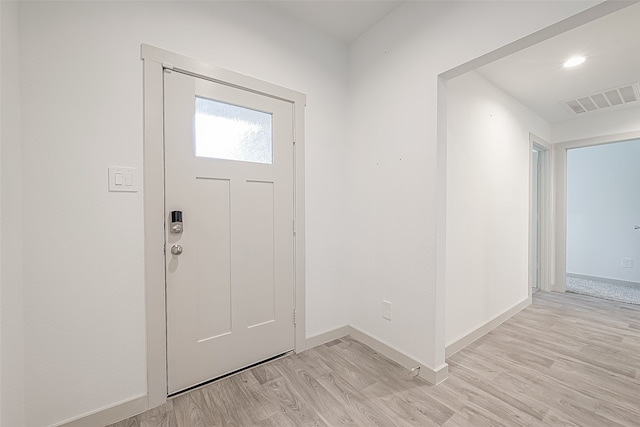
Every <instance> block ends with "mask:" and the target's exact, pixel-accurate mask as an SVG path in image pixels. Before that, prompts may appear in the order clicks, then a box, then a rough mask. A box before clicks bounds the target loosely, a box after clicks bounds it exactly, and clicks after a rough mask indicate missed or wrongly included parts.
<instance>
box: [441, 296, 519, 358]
mask: <svg viewBox="0 0 640 427" xmlns="http://www.w3.org/2000/svg"><path fill="white" fill-rule="evenodd" d="M529 304H531V297H527V298H526V299H525V300H523V301H521V302H519V303H518V304H516V305H515V306H513V307H511V308H510V309H509V310H507V311H505V312H504V313H502V314H500V315H498V316H496V317H494V318H493V319H491V320H489V321H488V322H487V323H485V324H484V325H482V326H480V327H479V328H478V329H476V330H474V331H473V332H471V333H469V334H467V335H465V336H464V337H462V338H460V339H459V340H457V341H454V342H452V343H451V344H449V345H448V346H446V348H445V350H444V355H445V359H448V358H449V357H451V356H452V355H454V354H455V353H457V352H458V351H460V350H462V349H463V348H465V347H466V346H468V345H469V344H471V343H472V342H474V341H475V340H477V339H478V338H480V337H481V336H483V335H485V334H487V333H488V332H491V331H492V330H493V329H495V328H496V327H497V326H499V325H500V324H501V323H502V322H504V321H505V320H507V319H509V318H510V317H512V316H513V315H514V314H516V313H518V312H519V311H521V310H522V309H524V308H526V307H527V306H528V305H529Z"/></svg>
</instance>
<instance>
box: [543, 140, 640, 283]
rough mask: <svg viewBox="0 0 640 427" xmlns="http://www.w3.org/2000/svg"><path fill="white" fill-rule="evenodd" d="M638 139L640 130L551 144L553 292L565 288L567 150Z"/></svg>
mask: <svg viewBox="0 0 640 427" xmlns="http://www.w3.org/2000/svg"><path fill="white" fill-rule="evenodd" d="M633 139H640V131H632V132H624V133H618V134H612V135H603V136H596V137H593V138H585V139H578V140H574V141H567V142H561V143H556V144H554V146H553V151H554V158H555V162H554V163H555V185H554V187H555V190H556V193H555V198H556V209H555V224H556V226H555V231H556V232H555V274H554V279H555V283H553V285H552V289H551V290H553V291H555V292H565V291H566V288H567V150H570V149H572V148H582V147H591V146H594V145H602V144H611V143H615V142H623V141H630V140H633Z"/></svg>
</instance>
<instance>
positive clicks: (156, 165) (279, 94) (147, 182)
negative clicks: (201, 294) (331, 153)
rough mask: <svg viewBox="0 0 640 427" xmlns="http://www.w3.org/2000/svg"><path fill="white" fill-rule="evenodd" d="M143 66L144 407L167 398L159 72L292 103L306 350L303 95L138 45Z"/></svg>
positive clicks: (300, 323) (298, 277)
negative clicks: (146, 397) (169, 70)
mask: <svg viewBox="0 0 640 427" xmlns="http://www.w3.org/2000/svg"><path fill="white" fill-rule="evenodd" d="M140 54H141V59H142V60H143V63H144V195H145V197H144V203H145V205H144V209H145V292H146V303H147V306H146V307H147V316H146V324H147V387H148V393H149V401H148V407H147V408H144V409H151V408H154V407H156V406H160V405H162V404H163V403H165V402H166V400H167V376H166V317H165V303H166V301H165V270H164V227H165V221H164V160H163V159H164V148H163V145H164V141H163V133H164V132H163V129H164V125H163V83H162V82H163V73H164V70H163V68H165V67H170V68H172V69H175V70H180V71H183V72H186V73H188V74H191V75H194V76H198V77H202V78H205V79H208V80H212V81H216V82H220V83H223V84H226V85H229V86H233V87H238V88H242V89H245V90H249V91H252V92H255V93H260V94H264V95H267V96H272V97H276V98H279V99H283V100H286V101H289V102H291V103H292V104H293V111H294V112H293V114H294V138H295V146H294V151H295V154H294V155H295V171H294V174H295V177H294V186H295V190H294V191H295V200H294V210H295V212H294V216H295V218H294V219H295V223H296V232H295V239H294V242H295V243H294V245H295V248H294V256H295V262H294V268H295V285H294V292H295V296H294V298H295V308H296V310H297V322H296V326H295V351H296V352H297V353H299V352H301V351H304V349H305V348H306V340H305V327H306V323H305V318H306V310H305V277H306V276H305V251H304V248H305V216H304V205H305V203H304V136H305V132H304V112H305V108H304V107H305V103H306V95H304V94H303V93H300V92H296V91H294V90H291V89H287V88H284V87H281V86H277V85H274V84H271V83H268V82H264V81H261V80H257V79H255V78H252V77H249V76H245V75H242V74H238V73H235V72H233V71H229V70H225V69H223V68H220V67H216V66H212V65H208V64H205V63H203V62H200V61H197V60H194V59H191V58H188V57H185V56H182V55H178V54H176V53H173V52H169V51H166V50H162V49H159V48H156V47H153V46H149V45H146V44H143V45H142V46H141V48H140Z"/></svg>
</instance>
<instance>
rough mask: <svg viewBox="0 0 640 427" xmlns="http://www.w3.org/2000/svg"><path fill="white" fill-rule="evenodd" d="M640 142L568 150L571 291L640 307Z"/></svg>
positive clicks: (568, 278)
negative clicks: (638, 186) (639, 261)
mask: <svg viewBox="0 0 640 427" xmlns="http://www.w3.org/2000/svg"><path fill="white" fill-rule="evenodd" d="M639 158H640V139H634V140H628V141H615V142H611V143H607V144H599V145H593V146H587V147H577V148H571V149H568V150H567V162H566V176H567V186H566V188H567V194H566V224H567V235H566V236H567V237H566V290H567V292H572V293H578V294H582V295H589V296H593V297H597V298H603V299H609V300H614V301H620V302H627V303H631V304H640V273H639V271H640V270H638V267H637V263H638V259H639V257H640V217H639V216H638V215H639V214H640V198H639V197H638V195H640V192H639V191H638V189H637V183H638V182H639V181H640V169H638V167H637V160H638V159H639Z"/></svg>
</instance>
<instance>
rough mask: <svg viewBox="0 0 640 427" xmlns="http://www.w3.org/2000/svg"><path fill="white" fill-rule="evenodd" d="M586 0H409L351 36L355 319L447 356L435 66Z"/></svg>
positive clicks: (384, 335) (435, 359)
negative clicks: (386, 305)
mask: <svg viewBox="0 0 640 427" xmlns="http://www.w3.org/2000/svg"><path fill="white" fill-rule="evenodd" d="M590 5H593V2H590V3H585V2H473V1H470V2H405V3H403V4H402V5H401V6H400V7H398V8H397V9H396V10H395V11H394V12H393V13H392V14H391V15H389V16H388V17H387V18H385V19H384V20H382V21H381V22H380V23H378V24H377V25H376V27H374V28H373V29H371V30H370V31H369V32H368V33H367V34H365V35H364V36H363V37H361V38H360V39H358V40H357V41H356V42H355V43H353V44H352V46H351V52H350V53H351V58H350V59H351V68H350V76H351V77H350V83H351V85H350V113H349V117H350V125H351V128H350V144H349V153H348V160H349V205H348V213H349V219H350V221H351V222H350V227H349V235H348V241H347V245H348V249H349V253H350V262H349V268H348V279H349V282H350V316H351V324H352V325H353V326H354V327H356V328H358V329H361V330H362V331H364V332H366V333H368V334H369V335H372V336H374V337H376V338H378V339H379V340H381V341H383V342H386V343H388V344H389V345H391V346H393V347H395V348H397V349H400V350H401V351H403V352H404V353H405V354H407V355H409V356H412V357H413V358H415V359H417V360H418V361H420V362H421V363H423V364H424V365H425V366H426V367H428V368H432V369H437V368H439V367H440V366H441V365H442V364H443V363H444V344H445V337H444V321H445V296H444V293H445V286H444V283H443V282H442V281H441V280H439V281H438V282H436V273H437V271H436V262H437V259H442V258H443V257H444V254H443V253H441V252H442V249H440V253H439V252H438V251H437V249H436V241H437V238H438V237H439V235H438V234H437V231H438V230H437V225H436V224H437V214H438V206H437V203H436V201H437V200H438V194H439V193H438V186H437V181H436V178H437V167H438V161H437V159H438V155H440V156H441V158H443V157H442V156H444V153H438V152H437V117H438V113H437V88H438V84H437V76H438V74H440V73H442V72H444V71H447V70H449V69H451V68H453V67H455V66H458V65H460V64H463V63H465V62H467V61H470V60H472V59H474V58H476V57H478V56H480V55H483V54H485V53H488V52H491V51H493V50H495V49H496V48H498V47H501V46H503V45H505V44H507V43H509V42H512V41H515V40H517V39H519V38H521V37H523V36H525V35H528V34H530V33H532V32H534V31H536V30H539V29H541V28H544V27H546V26H548V25H550V24H551V23H553V22H556V21H558V20H561V19H563V18H565V17H567V16H571V15H573V14H575V13H577V12H579V11H581V10H583V9H585V8H587V7H588V6H590ZM526 169H527V170H528V165H526ZM440 185H442V186H443V185H444V183H440ZM440 231H442V230H440ZM523 231H524V232H525V233H526V227H525V229H524V230H523ZM525 262H526V259H525ZM525 280H526V278H525ZM382 299H386V300H388V301H391V302H392V304H393V320H392V321H390V322H389V321H386V320H384V319H382V317H381V308H380V304H381V300H382Z"/></svg>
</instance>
